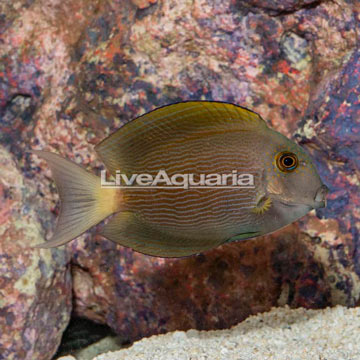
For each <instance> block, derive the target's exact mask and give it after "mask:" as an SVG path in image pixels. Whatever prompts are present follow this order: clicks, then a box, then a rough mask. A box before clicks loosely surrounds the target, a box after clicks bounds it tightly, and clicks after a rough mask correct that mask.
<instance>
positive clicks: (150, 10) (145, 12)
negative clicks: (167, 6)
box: [135, 3, 159, 20]
mask: <svg viewBox="0 0 360 360" xmlns="http://www.w3.org/2000/svg"><path fill="white" fill-rule="evenodd" d="M158 7H159V4H158V3H154V4H150V5H149V6H148V7H146V8H144V9H139V8H138V9H137V10H136V14H135V19H137V20H142V19H143V18H144V17H146V16H148V15H152V14H153V13H154V12H155V11H156V9H157V8H158Z"/></svg>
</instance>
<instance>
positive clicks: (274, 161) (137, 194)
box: [33, 101, 327, 257]
mask: <svg viewBox="0 0 360 360" xmlns="http://www.w3.org/2000/svg"><path fill="white" fill-rule="evenodd" d="M95 150H96V152H97V153H98V155H99V156H100V158H101V159H102V160H103V162H104V164H105V166H106V168H107V170H108V171H109V172H110V174H111V175H112V176H113V177H114V178H116V177H117V175H118V174H119V173H120V172H121V174H123V175H126V177H127V179H131V178H132V177H133V176H137V175H139V174H147V175H143V176H142V184H144V180H147V181H148V180H149V179H151V177H152V176H154V177H156V176H157V174H159V172H162V173H166V174H167V175H168V177H169V178H172V177H173V176H175V175H176V174H182V176H183V177H181V176H180V175H179V176H180V177H177V180H179V179H180V180H181V179H182V180H184V179H185V175H184V174H188V175H189V174H192V176H193V178H192V180H193V183H192V184H193V186H187V187H182V186H171V185H169V184H168V183H166V184H165V186H158V187H155V186H134V184H135V183H133V184H132V186H122V187H121V188H119V187H116V186H114V187H104V186H102V185H103V184H102V182H101V178H100V177H98V176H95V175H93V174H91V173H89V172H87V171H86V170H84V169H83V168H82V167H80V166H78V165H76V164H74V163H72V162H71V161H69V160H66V159H64V158H62V157H61V156H59V155H57V154H54V153H51V152H46V151H38V150H35V151H33V152H34V153H35V154H36V155H38V156H40V157H42V158H43V159H45V160H46V161H47V163H48V165H49V166H50V169H51V171H52V174H53V177H54V179H55V183H56V185H57V188H58V191H59V194H60V199H61V209H60V215H59V218H58V222H57V226H56V229H55V232H54V235H53V237H52V239H50V240H49V241H47V242H45V243H43V244H40V245H37V246H38V247H43V248H49V247H54V246H60V245H64V244H66V243H67V242H69V241H71V240H72V239H74V238H76V237H77V236H79V235H80V234H82V233H83V232H85V231H86V230H88V229H89V228H90V227H92V226H94V225H96V224H98V223H99V222H101V221H102V220H103V219H105V218H107V217H109V216H110V215H112V217H111V219H110V220H109V221H108V222H107V224H106V225H105V226H104V228H103V231H102V235H103V236H105V237H106V238H107V239H110V240H112V241H114V242H116V243H118V244H121V245H123V246H127V247H130V248H132V249H134V250H135V251H139V252H141V253H144V254H148V255H153V256H159V257H181V256H188V255H192V254H196V253H200V252H203V251H205V250H208V249H211V248H214V247H216V246H218V245H221V244H223V243H225V242H230V241H237V240H244V239H249V238H253V237H257V236H260V235H264V234H267V233H270V232H273V231H275V230H277V229H280V228H282V227H284V226H285V225H287V224H290V223H291V222H293V221H295V220H296V219H298V218H300V217H302V216H304V215H305V214H306V213H307V212H309V211H310V210H311V209H314V208H319V207H324V206H325V205H326V199H325V197H326V193H327V187H326V186H325V185H324V184H323V183H322V181H321V179H320V177H319V175H318V172H317V170H316V168H315V167H314V165H313V163H312V161H311V159H310V157H309V156H308V154H307V153H306V152H305V151H304V150H303V149H302V148H301V147H300V146H298V145H297V144H296V143H294V142H293V141H291V140H289V139H288V138H286V137H285V136H283V135H282V134H280V133H278V132H276V131H274V130H272V129H271V128H269V127H268V126H267V124H266V122H265V121H264V120H263V119H262V118H261V117H260V116H259V115H258V114H256V113H255V112H253V111H250V110H248V109H245V108H243V107H240V106H237V105H233V104H229V103H223V102H215V101H188V102H180V103H176V104H172V105H168V106H164V107H161V108H158V109H156V110H153V111H150V112H149V113H147V114H144V115H142V116H140V117H138V118H136V119H135V120H133V121H131V122H129V123H127V124H126V125H124V126H123V127H121V128H120V129H118V130H117V131H115V132H114V133H113V134H111V135H110V136H109V137H107V138H106V139H105V140H103V141H102V142H100V143H99V144H98V145H97V146H96V147H95ZM224 174H225V176H228V177H227V178H226V179H227V182H226V183H225V184H224V183H223V182H222V183H221V185H222V186H218V185H219V184H220V183H219V181H222V179H223V176H224ZM226 174H227V175H226ZM239 174H241V175H239ZM243 174H245V175H246V176H247V177H246V176H245V179H247V183H246V181H245V185H244V184H242V185H244V186H239V183H236V184H235V185H234V183H232V184H231V185H232V186H228V182H229V181H230V180H231V179H233V175H234V176H235V177H237V176H238V175H239V179H240V177H241V176H242V175H243ZM188 175H187V176H188ZM201 176H203V178H201ZM205 178H206V181H205V180H204V179H205ZM187 179H188V178H187ZM201 179H202V180H201ZM209 179H210V180H209ZM195 180H196V181H195ZM200 180H201V181H200ZM204 181H205V183H204ZM239 181H240V180H239ZM177 184H178V183H177ZM204 184H205V185H204ZM196 185H198V186H196ZM200 185H203V186H200Z"/></svg>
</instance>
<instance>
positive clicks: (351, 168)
mask: <svg viewBox="0 0 360 360" xmlns="http://www.w3.org/2000/svg"><path fill="white" fill-rule="evenodd" d="M359 13H360V2H359V1H357V0H275V1H274V0H271V1H270V0H250V1H240V0H224V1H218V0H183V1H176V0H132V1H130V0H108V1H101V0H92V1H86V0H77V1H74V0H16V1H14V0H2V1H1V3H0V359H6V360H9V359H21V360H24V359H25V360H29V359H36V360H43V359H51V357H52V356H53V354H54V353H55V352H56V350H57V347H58V345H59V343H60V341H61V336H62V333H63V331H64V329H65V328H66V326H67V324H68V322H69V319H70V315H71V312H73V314H75V315H78V316H82V317H86V318H88V319H92V320H95V321H97V322H99V323H103V324H108V325H109V326H110V327H111V328H112V329H113V330H114V331H115V332H116V333H117V334H119V335H120V336H121V337H123V338H124V339H127V340H128V341H134V340H136V339H139V338H141V337H144V336H149V335H151V334H157V333H164V332H167V331H171V330H186V329H190V328H195V329H199V330H203V329H221V328H227V327H229V326H231V325H233V324H236V323H238V322H239V321H241V320H244V319H245V318H246V317H248V316H249V315H250V314H255V313H258V312H263V311H267V310H269V309H270V308H271V307H272V306H274V305H275V306H282V305H285V304H288V305H290V306H291V307H300V306H302V307H307V308H323V307H325V306H327V305H335V304H342V305H346V306H356V305H358V303H359V299H360V259H359V258H360V244H359V241H360V239H359V228H360V191H359V174H360V156H359V155H360V124H359V119H360V100H359V99H360V49H359V21H360V15H359ZM189 99H209V100H222V101H229V102H234V103H237V104H240V105H242V106H246V107H249V108H251V109H253V110H255V111H257V112H259V113H260V114H261V115H262V116H263V117H264V118H265V119H266V120H267V121H268V122H269V124H270V125H271V126H273V127H274V128H275V129H277V130H279V131H280V132H282V133H283V134H285V135H287V136H289V137H293V138H295V139H296V140H297V141H298V142H299V143H300V144H302V145H303V146H305V147H306V148H307V149H308V150H309V151H310V153H311V154H312V156H313V158H314V161H315V162H316V164H317V166H318V168H319V172H320V174H321V176H322V179H323V181H324V182H325V183H326V185H327V186H328V187H329V188H330V195H329V198H328V199H329V201H328V207H327V208H326V209H320V210H318V211H316V213H315V212H312V213H310V214H309V215H307V216H306V217H304V218H303V219H302V220H301V221H300V222H297V223H294V224H292V225H290V226H288V227H287V228H285V229H284V230H282V231H279V232H277V233H275V234H273V235H270V236H265V237H262V238H258V239H256V240H251V241H245V242H242V243H237V244H228V245H224V246H222V247H219V248H217V249H215V250H212V251H209V252H206V253H204V254H201V255H199V256H193V257H188V258H183V259H167V260H165V259H160V258H153V257H148V256H145V255H142V254H139V253H135V252H133V251H131V250H129V249H125V248H123V247H121V246H117V245H115V244H113V243H111V242H110V241H108V240H106V239H103V238H101V237H100V236H99V235H96V229H93V230H92V231H90V232H89V233H88V234H86V235H83V236H82V237H80V238H78V239H77V240H75V241H73V242H71V243H70V244H69V245H68V246H66V248H60V249H51V250H38V249H32V248H31V246H32V245H34V244H37V243H40V242H43V241H44V238H45V237H46V236H50V235H51V232H52V230H53V228H54V224H55V220H56V216H57V214H58V211H59V204H58V195H57V191H56V188H55V185H54V183H53V182H52V180H51V173H50V171H49V169H48V168H47V166H46V164H45V163H44V162H43V161H41V160H40V159H38V158H36V157H35V156H32V155H30V154H29V153H28V152H27V151H28V150H29V149H46V150H50V151H55V152H57V153H60V154H61V155H63V156H66V157H68V158H70V159H72V160H73V161H76V162H78V163H81V164H83V165H84V166H86V167H88V169H92V171H95V172H97V171H99V170H100V169H101V168H102V166H103V165H102V164H101V163H100V162H99V160H98V159H97V158H96V154H95V152H94V149H93V148H94V145H95V144H96V143H98V142H99V141H100V140H102V139H103V138H104V137H106V136H107V135H108V134H109V133H111V132H112V131H114V130H115V129H116V128H118V127H119V126H120V125H121V124H124V123H126V122H127V121H130V120H131V119H133V118H134V117H136V116H138V115H141V114H142V113H144V112H146V111H148V110H151V109H153V108H156V107H158V106H161V105H165V104H168V103H172V102H176V101H180V100H189Z"/></svg>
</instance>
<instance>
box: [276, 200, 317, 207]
mask: <svg viewBox="0 0 360 360" xmlns="http://www.w3.org/2000/svg"><path fill="white" fill-rule="evenodd" d="M280 204H281V205H284V206H286V207H288V208H296V207H300V206H302V207H304V206H306V207H308V208H312V207H313V206H311V205H309V204H301V203H287V202H284V201H280Z"/></svg>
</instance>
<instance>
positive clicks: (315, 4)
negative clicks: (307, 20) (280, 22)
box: [269, 0, 324, 17]
mask: <svg viewBox="0 0 360 360" xmlns="http://www.w3.org/2000/svg"><path fill="white" fill-rule="evenodd" d="M323 2H324V1H323V0H315V1H314V2H312V3H310V4H304V5H301V6H298V7H295V8H292V9H286V10H280V11H279V12H277V13H276V14H271V13H269V15H270V16H273V17H280V16H285V15H290V14H294V13H295V12H297V11H299V10H312V9H315V8H317V7H318V6H319V5H321V4H322V3H323Z"/></svg>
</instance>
